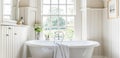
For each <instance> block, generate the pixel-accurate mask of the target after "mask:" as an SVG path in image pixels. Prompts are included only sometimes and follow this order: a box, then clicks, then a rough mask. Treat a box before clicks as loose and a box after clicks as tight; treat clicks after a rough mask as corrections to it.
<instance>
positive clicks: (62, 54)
mask: <svg viewBox="0 0 120 58" xmlns="http://www.w3.org/2000/svg"><path fill="white" fill-rule="evenodd" d="M54 58H69V47H68V46H65V45H62V44H59V43H56V46H55V47H54Z"/></svg>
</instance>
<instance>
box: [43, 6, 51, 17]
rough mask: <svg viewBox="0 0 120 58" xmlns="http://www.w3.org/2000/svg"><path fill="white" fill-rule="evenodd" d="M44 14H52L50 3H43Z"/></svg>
mask: <svg viewBox="0 0 120 58" xmlns="http://www.w3.org/2000/svg"><path fill="white" fill-rule="evenodd" d="M42 12H43V15H50V5H43V10H42Z"/></svg>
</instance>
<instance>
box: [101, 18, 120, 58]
mask: <svg viewBox="0 0 120 58" xmlns="http://www.w3.org/2000/svg"><path fill="white" fill-rule="evenodd" d="M103 23H104V24H103V30H104V31H103V32H104V33H103V34H104V36H103V40H104V52H105V56H106V57H107V58H120V18H116V19H107V16H105V17H104V20H103Z"/></svg>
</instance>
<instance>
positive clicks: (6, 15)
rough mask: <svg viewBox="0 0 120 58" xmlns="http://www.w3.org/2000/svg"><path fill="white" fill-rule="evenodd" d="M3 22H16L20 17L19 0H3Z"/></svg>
mask: <svg viewBox="0 0 120 58" xmlns="http://www.w3.org/2000/svg"><path fill="white" fill-rule="evenodd" d="M2 2H3V3H2V15H3V17H2V18H3V22H13V21H14V22H15V21H17V20H18V19H19V0H2Z"/></svg>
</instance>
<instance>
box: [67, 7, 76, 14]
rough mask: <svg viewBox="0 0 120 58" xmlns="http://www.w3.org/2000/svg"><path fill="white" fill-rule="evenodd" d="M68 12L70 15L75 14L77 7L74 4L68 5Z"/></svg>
mask: <svg viewBox="0 0 120 58" xmlns="http://www.w3.org/2000/svg"><path fill="white" fill-rule="evenodd" d="M67 14H68V15H75V7H74V6H73V5H68V6H67Z"/></svg>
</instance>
